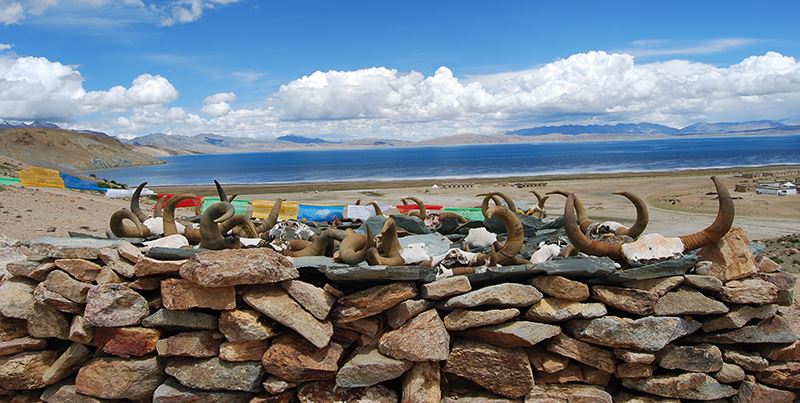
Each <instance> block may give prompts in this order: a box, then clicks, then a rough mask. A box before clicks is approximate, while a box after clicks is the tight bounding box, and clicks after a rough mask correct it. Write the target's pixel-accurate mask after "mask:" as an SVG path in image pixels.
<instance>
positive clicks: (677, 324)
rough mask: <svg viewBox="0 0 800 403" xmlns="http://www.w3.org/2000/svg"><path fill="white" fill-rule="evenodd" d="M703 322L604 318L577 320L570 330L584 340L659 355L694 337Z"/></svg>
mask: <svg viewBox="0 0 800 403" xmlns="http://www.w3.org/2000/svg"><path fill="white" fill-rule="evenodd" d="M700 326H701V325H700V322H697V321H695V320H692V319H687V318H678V317H669V316H658V317H656V316H647V317H644V318H641V319H636V320H634V319H630V318H620V317H616V316H604V317H602V318H596V319H588V320H574V321H571V322H569V323H568V324H567V330H569V332H570V333H571V334H572V335H573V336H575V337H577V338H578V339H580V340H583V341H588V342H590V343H594V344H599V345H601V346H608V347H614V348H628V349H632V350H639V351H658V350H661V349H662V348H664V347H665V346H666V345H667V344H668V343H669V342H671V341H673V340H675V339H677V338H679V337H683V336H686V335H688V334H691V333H694V332H695V331H697V330H698V329H700Z"/></svg>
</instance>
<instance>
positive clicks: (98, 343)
mask: <svg viewBox="0 0 800 403" xmlns="http://www.w3.org/2000/svg"><path fill="white" fill-rule="evenodd" d="M159 337H161V332H160V331H158V330H157V329H149V328H145V327H138V326H132V327H101V328H96V329H95V330H94V338H93V339H92V344H94V346H95V347H97V348H98V349H99V350H101V351H103V352H104V353H107V354H111V355H116V356H117V357H122V358H129V357H141V356H144V355H147V354H149V353H151V352H153V351H155V349H156V343H157V342H158V341H159V340H158V339H159Z"/></svg>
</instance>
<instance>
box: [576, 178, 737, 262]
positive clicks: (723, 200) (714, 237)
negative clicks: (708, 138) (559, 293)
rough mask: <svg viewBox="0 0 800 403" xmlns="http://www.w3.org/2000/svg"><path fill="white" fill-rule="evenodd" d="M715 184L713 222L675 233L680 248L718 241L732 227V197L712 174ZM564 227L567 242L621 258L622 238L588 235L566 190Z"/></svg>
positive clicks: (581, 248)
mask: <svg viewBox="0 0 800 403" xmlns="http://www.w3.org/2000/svg"><path fill="white" fill-rule="evenodd" d="M711 181H712V182H714V187H715V188H716V190H717V196H718V199H719V207H718V209H717V216H716V218H715V219H714V222H713V223H711V225H709V226H708V227H707V228H705V229H703V230H701V231H698V232H695V233H692V234H688V235H682V236H680V237H678V238H679V239H680V240H681V242H682V243H683V251H684V252H688V251H691V250H695V249H699V248H702V247H704V246H707V245H711V244H714V243H717V242H719V240H720V239H722V237H723V236H725V234H727V233H728V231H729V230H730V229H731V226H732V225H733V219H734V216H735V210H734V206H733V200H732V199H731V196H730V194H729V193H728V189H726V188H725V186H723V185H722V183H721V182H720V181H719V180H718V179H717V178H716V177H714V176H712V177H711ZM564 228H565V230H566V232H567V237H569V240H570V242H572V244H573V245H574V246H575V248H577V249H578V250H579V251H581V252H584V253H586V254H589V255H594V256H608V257H610V258H612V259H614V260H616V261H618V262H624V261H625V256H624V253H623V250H622V245H623V242H603V241H597V240H593V239H589V238H588V237H587V236H586V235H585V234H584V233H583V232H582V231H581V230H580V228H579V227H578V223H577V214H576V212H575V196H574V195H573V194H571V193H570V194H569V196H567V202H566V204H565V205H564Z"/></svg>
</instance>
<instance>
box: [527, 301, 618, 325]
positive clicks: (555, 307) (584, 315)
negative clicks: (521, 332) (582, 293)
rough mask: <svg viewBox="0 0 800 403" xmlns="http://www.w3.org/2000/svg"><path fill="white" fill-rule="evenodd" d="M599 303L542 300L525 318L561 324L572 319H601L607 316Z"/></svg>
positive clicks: (534, 305) (532, 307)
mask: <svg viewBox="0 0 800 403" xmlns="http://www.w3.org/2000/svg"><path fill="white" fill-rule="evenodd" d="M607 313H608V311H606V306H605V305H603V304H601V303H599V302H589V303H584V302H574V301H567V300H563V299H558V298H542V300H541V301H539V302H537V303H535V304H533V306H531V307H530V309H528V312H526V313H525V318H527V319H530V320H534V321H538V322H548V323H550V322H561V321H565V320H570V319H591V318H599V317H601V316H604V315H605V314H607Z"/></svg>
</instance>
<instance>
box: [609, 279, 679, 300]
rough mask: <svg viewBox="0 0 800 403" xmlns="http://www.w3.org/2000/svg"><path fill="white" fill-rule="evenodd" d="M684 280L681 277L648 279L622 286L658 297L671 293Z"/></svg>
mask: <svg viewBox="0 0 800 403" xmlns="http://www.w3.org/2000/svg"><path fill="white" fill-rule="evenodd" d="M683 281H684V279H683V277H681V276H672V277H661V278H649V279H645V280H634V281H628V282H626V283H624V284H623V286H625V287H628V288H636V289H638V290H642V291H649V292H651V293H653V294H656V295H657V296H658V297H661V296H662V295H664V294H666V293H668V292H670V291H672V289H673V288H675V287H677V286H679V285H681V283H683Z"/></svg>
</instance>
